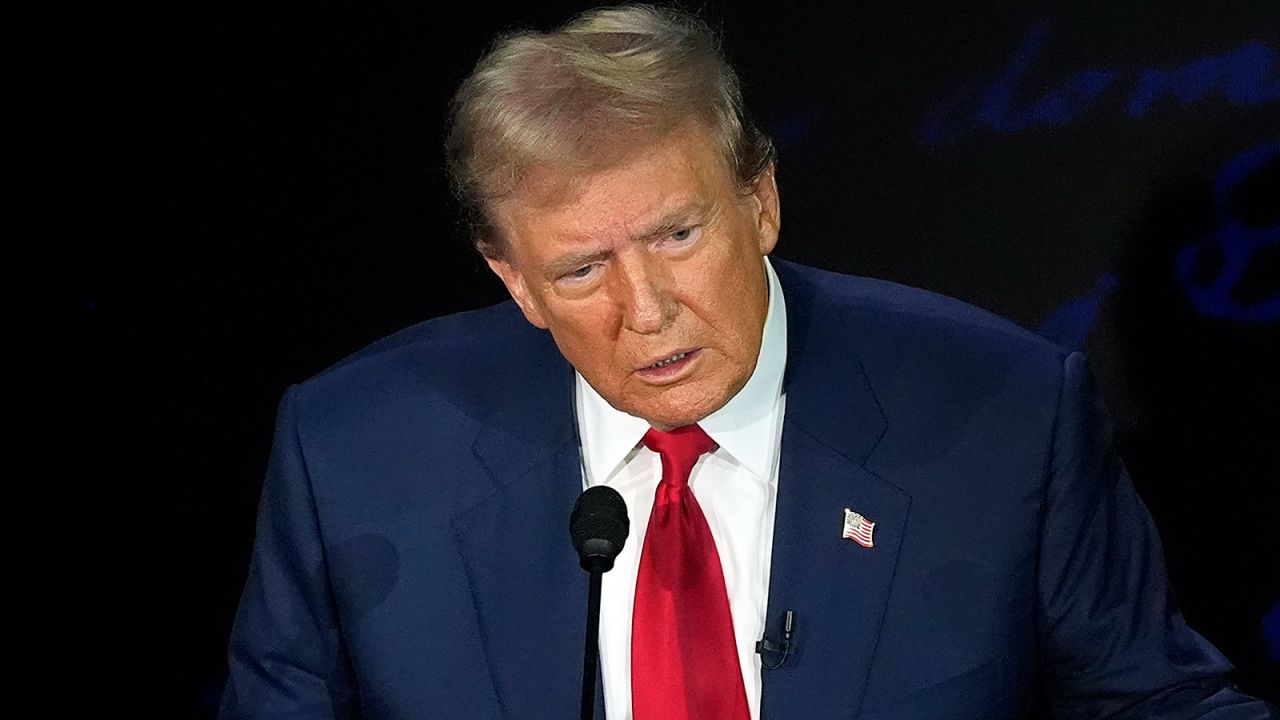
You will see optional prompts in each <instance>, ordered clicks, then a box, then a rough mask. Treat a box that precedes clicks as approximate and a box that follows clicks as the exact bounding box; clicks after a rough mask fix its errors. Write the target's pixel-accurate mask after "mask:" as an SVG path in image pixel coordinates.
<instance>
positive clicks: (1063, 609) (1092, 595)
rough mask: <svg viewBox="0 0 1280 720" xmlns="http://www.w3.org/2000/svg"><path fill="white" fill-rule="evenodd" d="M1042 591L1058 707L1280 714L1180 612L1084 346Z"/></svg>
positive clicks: (1068, 710) (1067, 418) (1144, 713)
mask: <svg viewBox="0 0 1280 720" xmlns="http://www.w3.org/2000/svg"><path fill="white" fill-rule="evenodd" d="M1038 590H1039V596H1040V609H1039V610H1040V617H1039V621H1040V642H1041V650H1042V657H1043V659H1044V672H1045V680H1046V683H1045V685H1046V693H1047V698H1046V699H1047V701H1048V705H1049V707H1050V708H1051V709H1052V712H1053V716H1054V717H1058V718H1070V719H1072V720H1075V719H1079V720H1086V719H1089V720H1092V719H1094V718H1144V719H1145V718H1169V719H1172V718H1213V719H1214V720H1244V719H1245V718H1249V719H1251V720H1252V719H1261V718H1275V717H1280V715H1277V713H1276V711H1275V708H1274V707H1272V706H1270V705H1268V704H1267V703H1264V702H1262V701H1260V700H1255V699H1252V698H1249V697H1247V696H1245V695H1242V694H1240V693H1239V692H1238V691H1236V689H1235V688H1234V687H1233V686H1231V685H1230V684H1229V683H1228V682H1227V681H1226V679H1225V674H1226V673H1227V672H1228V671H1230V670H1231V669H1232V666H1231V664H1230V663H1229V662H1228V661H1227V659H1226V658H1225V657H1223V655H1222V654H1221V653H1220V652H1218V650H1217V649H1216V648H1214V647H1213V645H1211V644H1210V643H1209V642H1208V641H1207V640H1205V639H1204V638H1203V637H1201V636H1200V635H1198V634H1197V633H1196V632H1195V631H1194V630H1192V629H1191V628H1189V627H1187V625H1186V623H1185V622H1184V621H1183V618H1182V614H1181V613H1180V612H1179V611H1178V609H1177V607H1176V606H1175V603H1174V599H1173V596H1172V594H1171V591H1170V588H1169V583H1168V579H1167V576H1166V574H1165V569H1164V560H1163V557H1162V553H1161V549H1160V541H1159V537H1158V535H1157V533H1156V529H1155V526H1154V524H1153V523H1152V520H1151V516H1150V515H1149V514H1148V512H1147V509H1146V507H1145V506H1144V505H1143V504H1142V500H1141V499H1139V497H1138V495H1137V493H1136V492H1134V489H1133V485H1132V484H1131V483H1130V481H1129V477H1128V474H1127V472H1126V471H1125V468H1124V466H1123V465H1122V464H1121V461H1120V458H1119V456H1118V455H1117V453H1116V450H1115V447H1114V444H1113V442H1112V439H1111V427H1110V425H1109V423H1108V422H1107V420H1106V415H1105V411H1104V408H1103V407H1102V403H1101V400H1100V399H1099V396H1098V393H1097V390H1096V388H1095V387H1094V382H1093V378H1092V376H1091V374H1090V372H1089V370H1088V368H1087V366H1086V363H1085V359H1084V356H1083V355H1081V354H1080V353H1073V354H1072V355H1071V356H1069V357H1068V358H1067V359H1066V362H1065V364H1064V366H1063V383H1062V389H1061V395H1060V400H1059V407H1058V413H1057V418H1056V420H1055V427H1054V437H1053V446H1052V453H1051V459H1050V465H1049V480H1048V487H1047V497H1046V509H1045V516H1044V525H1043V528H1042V539H1041V548H1040V576H1039V588H1038Z"/></svg>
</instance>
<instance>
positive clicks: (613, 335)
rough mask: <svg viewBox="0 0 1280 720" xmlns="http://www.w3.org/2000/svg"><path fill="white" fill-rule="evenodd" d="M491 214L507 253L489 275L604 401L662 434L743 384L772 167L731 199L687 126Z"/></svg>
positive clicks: (774, 210) (773, 195)
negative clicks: (544, 195) (549, 194)
mask: <svg viewBox="0 0 1280 720" xmlns="http://www.w3.org/2000/svg"><path fill="white" fill-rule="evenodd" d="M537 179H538V178H537V177H536V176H535V178H534V180H535V181H536V180H537ZM547 180H552V181H554V180H555V178H547ZM532 186H533V187H535V188H536V187H538V184H537V182H534V183H533V185H532ZM497 215H498V218H499V223H500V225H501V228H502V230H503V231H504V232H505V234H506V238H507V240H508V247H507V255H506V258H505V259H504V260H492V259H491V260H489V267H490V268H492V269H493V271H494V272H495V273H497V274H498V276H499V277H500V278H502V281H503V283H504V284H506V286H507V290H509V291H510V293H511V296H512V297H513V298H515V300H516V302H517V303H518V304H519V306H520V308H521V310H523V311H524V314H525V317H527V318H528V320H529V322H531V323H533V324H534V325H536V326H537V327H540V328H545V329H547V330H550V331H551V335H552V337H553V338H554V339H555V342H556V345H557V346H558V347H559V348H560V352H561V353H563V354H564V356H565V358H566V359H568V361H569V362H570V363H571V364H572V365H573V366H574V368H576V369H577V370H578V372H580V373H582V376H583V377H584V378H586V380H587V382H589V383H590V384H591V386H592V387H593V388H595V389H596V391H597V392H599V393H600V395H601V396H603V397H604V398H605V400H607V401H609V404H610V405H612V406H614V407H615V408H617V409H619V410H622V411H623V412H626V413H629V414H631V415H635V416H637V417H641V418H644V419H645V420H648V421H649V422H650V423H651V424H652V425H653V426H655V427H657V428H659V429H664V430H665V429H670V428H674V427H679V426H681V425H687V424H689V423H693V422H697V421H698V420H701V419H702V418H704V417H706V416H707V415H709V414H711V413H712V412H714V411H716V410H718V409H719V408H720V407H722V406H723V405H724V404H725V403H726V402H728V401H729V399H730V398H732V397H733V396H734V395H735V394H737V392H738V391H739V390H741V389H742V386H743V385H745V384H746V382H747V379H748V378H749V377H751V373H752V372H753V371H754V370H755V363H756V357H757V355H758V354H759V351H760V340H761V336H762V334H763V329H764V320H765V311H766V308H767V307H768V288H767V280H766V276H765V270H764V262H763V260H762V259H761V258H762V257H763V256H764V255H766V254H768V253H769V252H770V251H771V250H772V249H773V246H774V244H775V243H776V242H777V239H778V227H779V218H780V216H779V208H778V195H777V188H776V186H775V185H774V179H773V168H772V167H770V168H769V169H768V170H766V171H765V172H764V173H762V174H761V176H760V179H759V181H758V182H757V183H756V186H755V187H754V188H753V189H752V192H750V193H749V194H743V193H742V192H740V189H739V188H738V186H737V184H736V183H735V182H734V180H733V178H732V175H731V174H730V172H729V170H728V168H727V167H725V163H724V161H723V160H722V158H721V156H720V155H719V151H718V147H717V146H716V144H715V143H713V142H712V141H711V139H710V137H709V136H708V135H707V133H706V132H705V131H703V130H702V129H701V128H700V127H689V128H686V129H685V130H681V131H678V132H676V133H674V134H672V135H671V136H668V137H667V138H666V139H665V140H663V141H661V142H659V143H657V144H655V145H653V146H651V147H649V148H646V149H643V150H640V151H638V152H637V153H635V154H632V155H631V156H630V157H629V159H626V160H624V161H622V162H621V163H619V164H618V165H617V166H616V167H612V168H609V169H606V170H602V171H599V172H596V173H593V174H590V175H587V176H585V177H582V178H577V179H575V181H574V182H573V183H572V184H571V185H570V186H569V189H568V190H566V191H564V192H562V193H560V194H559V195H558V196H557V197H555V199H554V200H552V201H549V202H548V201H535V196H534V195H533V194H532V193H529V192H526V193H525V194H523V195H520V196H519V197H516V198H513V199H510V200H507V201H505V202H504V203H503V204H502V205H501V206H500V207H499V208H497Z"/></svg>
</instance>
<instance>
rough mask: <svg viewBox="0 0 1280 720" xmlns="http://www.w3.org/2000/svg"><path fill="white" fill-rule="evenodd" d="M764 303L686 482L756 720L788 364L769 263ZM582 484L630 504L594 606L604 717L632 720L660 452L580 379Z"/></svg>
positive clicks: (705, 425)
mask: <svg viewBox="0 0 1280 720" xmlns="http://www.w3.org/2000/svg"><path fill="white" fill-rule="evenodd" d="M764 263H765V271H766V274H767V276H768V283H769V306H768V310H767V313H766V316H765V324H764V337H763V340H762V341H761V344H760V355H759V357H758V358H757V360H756V368H755V371H754V372H753V373H752V374H751V378H750V379H748V380H747V384H746V385H745V386H743V388H742V390H741V391H739V392H738V394H737V395H734V396H733V398H732V399H730V400H729V402H728V403H726V404H725V406H724V407H722V408H720V409H719V410H717V411H715V412H713V413H711V414H710V415H708V416H707V417H705V418H703V419H702V420H701V421H699V423H698V424H699V425H700V426H702V429H703V430H705V431H706V433H707V434H708V435H710V436H711V438H712V439H713V440H715V441H716V443H717V444H718V445H719V447H718V448H716V450H715V451H714V452H711V453H709V454H707V455H704V456H703V457H702V458H701V459H700V460H699V461H698V463H697V465H695V466H694V468H693V471H692V472H691V473H690V476H689V487H690V489H692V490H693V494H694V496H695V497H696V498H697V499H698V505H700V506H701V507H702V512H703V514H704V515H705V516H706V518H707V524H708V525H709V526H710V528H711V536H712V538H714V539H715V543H716V550H717V552H718V553H719V555H720V565H721V567H722V568H723V570H724V583H725V588H726V589H727V590H728V592H729V610H730V612H731V613H732V615H733V632H734V637H735V640H736V643H737V646H738V663H739V665H740V666H741V668H742V681H743V685H744V686H745V687H746V690H747V705H748V706H749V707H750V710H751V717H752V720H758V719H759V717H760V656H759V655H757V654H756V652H755V643H756V641H757V640H759V639H760V637H761V635H762V633H763V630H764V621H765V612H766V610H767V609H768V601H769V562H770V559H771V555H772V551H773V520H774V509H775V506H776V502H777V497H778V456H779V452H780V447H781V443H782V416H783V411H784V405H785V398H784V397H783V395H782V373H783V370H784V369H785V367H786V361H787V310H786V304H785V302H784V301H783V297H782V288H781V287H780V286H779V284H778V278H777V276H776V275H775V274H774V272H773V267H772V266H771V265H770V264H769V260H768V258H765V260H764ZM575 385H576V389H575V395H576V397H575V400H576V403H577V411H578V432H579V437H580V438H581V439H582V458H583V476H584V477H583V485H584V486H586V487H590V486H593V485H601V484H604V485H608V486H610V487H612V488H614V489H615V490H617V491H618V492H619V493H621V494H622V497H623V499H624V500H626V502H627V513H628V514H629V516H630V519H631V534H630V536H629V537H628V538H627V542H626V544H625V545H624V546H623V549H622V552H621V553H620V554H619V555H618V558H617V560H616V562H615V564H614V567H613V570H611V571H610V572H607V573H605V574H604V581H603V584H602V586H603V587H602V595H601V600H600V661H601V673H602V676H603V678H604V700H605V712H606V713H607V715H608V717H609V720H631V616H632V609H633V604H634V602H635V594H636V574H637V571H638V570H639V567H640V551H641V549H642V548H643V547H644V536H645V531H646V530H647V529H648V527H649V513H650V512H651V511H652V509H653V497H654V493H655V491H656V490H657V487H658V481H659V480H661V479H662V465H661V460H660V458H659V456H658V454H657V453H655V452H653V451H651V450H649V449H648V448H646V447H645V446H644V445H642V444H641V443H640V439H641V438H642V437H643V436H644V434H645V432H646V431H648V429H649V423H648V422H646V421H644V420H642V419H640V418H637V417H633V416H631V415H628V414H626V413H623V412H620V411H618V410H616V409H614V408H613V407H612V406H610V405H609V403H608V402H606V401H605V400H604V398H602V397H601V396H600V395H599V393H597V392H596V391H595V389H593V388H592V387H591V386H590V385H589V384H588V383H587V382H586V381H585V380H584V379H583V377H582V376H581V375H577V376H576V382H575Z"/></svg>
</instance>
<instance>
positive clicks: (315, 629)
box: [219, 388, 359, 720]
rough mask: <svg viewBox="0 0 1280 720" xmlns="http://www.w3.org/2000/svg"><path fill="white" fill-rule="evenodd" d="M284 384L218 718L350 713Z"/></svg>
mask: <svg viewBox="0 0 1280 720" xmlns="http://www.w3.org/2000/svg"><path fill="white" fill-rule="evenodd" d="M295 402H296V389H295V388H290V389H289V390H288V391H286V393H285V395H284V398H283V399H282V400H281V402H280V409H279V412H278V415H277V418H276V433H275V441H274V445H273V447H272V450H271V458H270V461H269V464H268V467H267V475H266V481H265V483H264V484H263V490H262V499H261V503H260V505H259V508H258V521H257V532H256V537H255V540H254V548H253V555H252V559H251V561H250V566H249V578H248V580H247V582H246V584H245V588H244V593H243V595H242V596H241V600H240V608H239V611H238V612H237V614H236V620H235V625H234V627H233V629H232V633H231V643H230V648H229V653H228V661H229V662H228V665H229V668H228V669H229V676H228V680H227V685H226V689H225V690H224V692H223V697H222V707H221V711H220V713H219V717H220V718H222V720H232V719H235V720H241V719H244V720H248V719H254V720H266V719H268V718H271V719H283V718H308V719H315V720H321V719H325V720H330V719H331V720H337V719H338V718H357V717H359V713H358V702H357V696H356V693H355V687H354V683H353V679H352V672H351V669H350V663H349V661H348V658H347V654H346V650H345V648H344V647H343V643H342V638H341V635H340V633H339V628H338V622H337V614H336V611H335V608H334V604H333V600H332V596H331V593H330V584H329V580H328V575H327V573H326V570H325V557H324V550H323V547H322V544H321V539H320V529H319V523H318V521H317V515H316V508H315V501H314V498H313V495H312V490H311V481H310V478H309V476H308V474H307V467H306V460H305V457H304V455H303V451H302V445H301V441H300V439H299V435H298V430H297V418H296V412H295Z"/></svg>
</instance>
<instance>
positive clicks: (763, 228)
mask: <svg viewBox="0 0 1280 720" xmlns="http://www.w3.org/2000/svg"><path fill="white" fill-rule="evenodd" d="M774 169H775V168H774V164H773V163H769V166H768V167H766V168H765V169H764V170H763V171H761V172H760V174H759V175H758V176H756V183H755V187H754V188H753V189H752V191H751V197H752V198H754V199H755V206H756V207H755V210H756V228H757V229H758V230H759V232H760V254H761V255H768V254H769V253H771V252H773V247H774V246H775V245H777V244H778V231H779V230H780V229H781V227H782V206H781V201H780V199H779V197H778V182H777V180H776V179H775V177H774Z"/></svg>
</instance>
